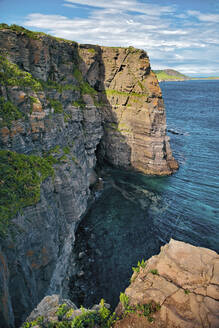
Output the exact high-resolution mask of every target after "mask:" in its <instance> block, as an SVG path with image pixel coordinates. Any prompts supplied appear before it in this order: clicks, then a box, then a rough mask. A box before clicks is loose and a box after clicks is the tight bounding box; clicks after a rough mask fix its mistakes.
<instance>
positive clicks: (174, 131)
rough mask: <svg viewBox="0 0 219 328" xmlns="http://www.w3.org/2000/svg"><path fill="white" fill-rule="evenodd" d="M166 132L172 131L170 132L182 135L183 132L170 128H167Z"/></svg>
mask: <svg viewBox="0 0 219 328" xmlns="http://www.w3.org/2000/svg"><path fill="white" fill-rule="evenodd" d="M167 132H170V133H172V134H176V135H181V136H182V135H183V133H181V132H178V131H176V130H172V129H167Z"/></svg>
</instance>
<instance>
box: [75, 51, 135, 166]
mask: <svg viewBox="0 0 219 328" xmlns="http://www.w3.org/2000/svg"><path fill="white" fill-rule="evenodd" d="M109 49H110V48H109ZM80 51H81V52H82V53H83V52H85V53H86V51H87V52H88V53H89V54H90V56H91V58H90V59H89V61H88V62H89V64H87V63H86V62H85V60H83V58H82V56H81V57H80V58H81V62H80V68H81V69H82V73H83V75H84V78H85V80H86V81H87V82H88V83H89V84H90V85H91V86H92V87H93V88H94V89H95V90H96V91H97V96H96V99H95V101H96V102H97V107H98V109H99V112H100V114H101V120H102V126H103V130H104V134H103V137H102V138H101V140H100V143H99V144H98V146H97V149H96V158H97V163H98V165H99V166H100V167H101V166H104V165H105V164H108V165H111V166H115V167H117V168H122V169H124V168H126V169H127V168H131V147H130V146H129V145H128V143H127V139H126V137H125V136H124V135H123V134H122V133H121V131H120V129H119V127H118V125H119V118H118V113H117V111H116V107H119V106H121V105H120V104H119V103H118V101H119V100H118V99H117V101H116V100H115V99H114V97H115V98H116V97H117V95H114V96H113V95H111V96H107V89H108V88H109V86H110V83H111V82H112V80H113V78H114V77H115V75H116V74H117V73H119V72H121V71H122V70H123V68H124V65H122V64H121V65H118V66H117V67H116V60H117V59H118V56H119V51H116V49H114V51H113V52H112V53H111V54H110V55H113V58H105V62H104V58H103V53H104V52H103V47H99V46H94V45H80V46H79V54H80ZM105 56H106V54H105ZM85 57H86V56H85ZM110 60H111V61H112V67H111V70H112V72H111V75H110V74H109V72H108V74H106V67H105V65H106V61H110ZM113 62H114V63H113ZM113 65H114V67H113ZM113 70H114V71H113ZM118 94H119V92H118ZM108 97H110V100H111V103H110V101H109V99H108ZM113 103H114V104H113ZM124 109H125V106H124Z"/></svg>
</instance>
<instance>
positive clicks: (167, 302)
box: [24, 239, 219, 328]
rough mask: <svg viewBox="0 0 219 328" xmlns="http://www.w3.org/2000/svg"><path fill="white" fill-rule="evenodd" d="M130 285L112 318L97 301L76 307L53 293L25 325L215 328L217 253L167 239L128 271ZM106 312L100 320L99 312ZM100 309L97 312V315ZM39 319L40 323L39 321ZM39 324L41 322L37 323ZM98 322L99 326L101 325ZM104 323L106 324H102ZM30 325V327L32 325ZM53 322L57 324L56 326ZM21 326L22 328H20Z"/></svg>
mask: <svg viewBox="0 0 219 328" xmlns="http://www.w3.org/2000/svg"><path fill="white" fill-rule="evenodd" d="M133 271H134V273H133V275H132V277H131V284H130V286H129V287H128V288H127V289H126V290H125V293H121V294H120V303H119V304H118V306H117V308H116V311H115V314H110V312H109V310H108V309H109V305H107V304H105V303H104V301H102V302H101V303H100V304H99V305H95V306H93V307H92V308H91V309H90V310H88V309H78V308H77V307H76V306H75V305H74V304H73V303H71V302H70V301H69V300H62V299H60V297H59V296H58V295H53V296H47V297H45V298H44V299H43V300H42V301H41V303H40V304H39V305H38V306H37V308H36V309H34V311H33V312H32V313H31V314H30V316H29V317H28V319H27V322H30V327H32V326H33V325H36V324H37V327H44V326H46V325H49V323H52V322H53V323H54V325H55V327H59V325H60V327H61V323H62V324H65V327H80V326H77V322H79V320H81V327H82V326H83V324H85V323H87V324H89V323H90V324H92V320H94V321H95V325H91V327H112V326H113V327H115V328H123V327H124V328H125V327H133V328H141V327H142V328H147V327H151V324H152V323H153V327H156V328H166V327H168V328H199V327H203V328H217V327H218V326H219V255H218V254H217V253H216V252H214V251H212V250H209V249H206V248H200V247H195V246H192V245H190V244H186V243H183V242H180V241H176V240H173V239H171V240H170V242H169V243H168V244H166V245H165V246H163V247H161V252H160V254H159V255H156V256H153V257H152V258H150V259H149V260H148V261H147V262H144V261H141V262H139V264H138V266H137V267H136V268H133ZM103 309H104V311H105V314H107V315H106V316H105V319H103V317H101V313H102V312H103ZM101 311H102V312H101ZM39 317H40V319H39ZM40 320H41V322H40ZM101 320H102V322H101ZM104 320H105V321H104ZM31 322H32V324H31ZM55 323H56V324H55ZM24 327H25V326H24Z"/></svg>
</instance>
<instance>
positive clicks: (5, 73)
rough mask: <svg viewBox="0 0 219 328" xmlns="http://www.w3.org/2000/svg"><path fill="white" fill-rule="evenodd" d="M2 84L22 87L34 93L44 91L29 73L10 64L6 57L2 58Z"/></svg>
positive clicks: (0, 63) (0, 74)
mask: <svg viewBox="0 0 219 328" xmlns="http://www.w3.org/2000/svg"><path fill="white" fill-rule="evenodd" d="M0 84H1V85H5V86H20V87H24V88H30V89H32V90H34V91H40V90H42V86H41V84H40V83H39V81H37V80H36V79H34V78H33V77H32V75H31V74H30V73H28V72H25V71H23V70H21V69H20V68H19V67H18V65H16V64H14V63H12V62H10V61H9V60H8V59H7V58H6V57H5V56H2V55H1V56H0Z"/></svg>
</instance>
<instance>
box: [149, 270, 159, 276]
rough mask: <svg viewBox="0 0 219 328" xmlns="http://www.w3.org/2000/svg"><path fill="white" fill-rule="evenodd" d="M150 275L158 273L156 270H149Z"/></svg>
mask: <svg viewBox="0 0 219 328" xmlns="http://www.w3.org/2000/svg"><path fill="white" fill-rule="evenodd" d="M150 273H152V274H154V275H155V274H158V271H157V269H152V270H150Z"/></svg>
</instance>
